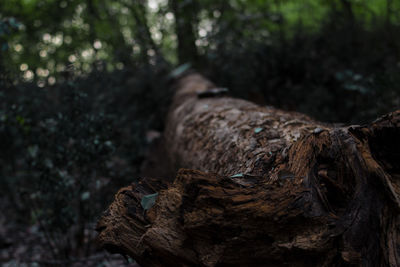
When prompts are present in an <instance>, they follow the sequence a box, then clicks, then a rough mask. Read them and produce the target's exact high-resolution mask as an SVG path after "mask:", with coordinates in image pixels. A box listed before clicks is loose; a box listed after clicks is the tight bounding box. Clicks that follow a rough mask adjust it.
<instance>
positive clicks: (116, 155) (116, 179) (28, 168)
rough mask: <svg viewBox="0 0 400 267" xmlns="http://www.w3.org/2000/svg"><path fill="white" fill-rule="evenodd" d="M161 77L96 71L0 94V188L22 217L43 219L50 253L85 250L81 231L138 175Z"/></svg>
mask: <svg viewBox="0 0 400 267" xmlns="http://www.w3.org/2000/svg"><path fill="white" fill-rule="evenodd" d="M165 76H166V73H165V70H162V69H155V68H147V69H145V71H144V70H143V71H142V70H137V71H134V72H133V71H127V70H126V71H117V72H113V73H110V74H107V73H105V72H102V71H95V72H93V73H92V74H91V75H90V76H88V77H86V78H85V79H75V80H71V81H68V82H65V83H62V84H59V85H57V86H55V87H49V88H46V89H41V88H38V87H36V86H35V85H32V84H22V85H19V86H18V87H13V88H9V89H8V90H5V91H4V92H2V94H1V95H0V99H1V100H0V103H2V104H1V108H0V120H1V124H0V138H1V139H2V140H5V142H2V144H1V165H2V166H5V167H4V168H3V170H2V175H3V177H5V179H1V188H2V194H3V195H5V196H8V197H9V199H11V200H12V203H13V205H15V210H16V211H18V213H19V216H20V218H23V217H25V218H26V219H30V221H31V223H32V224H38V225H39V226H40V230H41V231H42V232H43V233H44V234H45V236H46V240H47V242H48V246H49V247H48V249H50V251H51V252H52V255H53V257H56V258H60V257H61V258H62V257H70V256H71V253H78V252H79V250H82V249H84V250H86V251H89V249H88V248H87V247H86V246H88V245H89V244H87V243H85V234H84V233H85V231H87V230H91V231H93V230H94V229H93V227H94V226H93V223H94V222H95V220H96V218H98V216H99V215H100V214H101V212H102V211H103V210H104V209H105V208H106V207H107V204H108V203H109V202H110V201H111V198H112V196H113V194H114V193H115V192H116V190H118V188H119V187H121V186H123V185H126V184H127V183H131V182H132V181H134V180H135V179H136V177H138V176H139V171H140V165H141V162H142V160H143V158H144V153H145V149H146V140H145V136H146V135H145V133H146V131H147V129H157V128H160V127H162V125H161V124H160V122H161V121H162V119H161V117H163V116H164V114H165V110H164V109H163V107H167V106H168V103H167V102H168V99H169V98H168V95H169V93H168V91H164V92H160V91H159V90H161V89H160V88H159V86H160V87H161V88H163V87H164V88H166V85H165V80H164V79H163V78H162V77H165ZM130 86H132V87H130ZM146 95H147V96H148V98H147V99H146V101H145V102H142V100H143V98H142V97H145V96H146ZM159 105H160V106H159ZM149 110H152V116H150V117H149V113H148V111H149ZM83 246H85V247H83Z"/></svg>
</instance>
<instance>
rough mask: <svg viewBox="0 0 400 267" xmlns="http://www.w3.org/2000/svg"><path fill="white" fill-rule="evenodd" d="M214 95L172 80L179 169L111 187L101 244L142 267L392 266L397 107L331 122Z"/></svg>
mask: <svg viewBox="0 0 400 267" xmlns="http://www.w3.org/2000/svg"><path fill="white" fill-rule="evenodd" d="M214 88H215V86H214V85H213V84H212V83H211V82H209V81H207V80H205V79H204V78H202V77H201V76H200V75H197V74H191V75H187V76H185V77H184V78H182V79H181V80H180V82H179V83H178V84H177V89H176V90H177V91H176V95H175V98H174V102H173V104H172V107H171V110H170V113H169V116H168V124H167V125H168V126H167V129H166V132H165V141H166V143H165V145H166V149H167V151H168V153H169V154H168V155H169V158H170V160H171V161H172V162H173V164H174V166H175V167H177V168H187V169H181V170H180V171H179V172H178V174H177V175H176V178H175V180H174V181H173V183H171V184H167V183H166V182H164V181H163V180H160V179H158V180H157V179H143V180H142V181H141V182H139V183H135V184H132V185H130V186H127V187H125V188H122V189H121V190H120V191H119V192H118V193H117V194H116V196H115V200H114V202H113V203H112V204H111V205H110V207H109V209H108V210H107V211H106V212H105V214H104V215H103V217H102V218H101V220H100V221H99V223H98V230H99V232H100V234H99V242H100V244H101V245H102V246H103V247H104V248H106V249H108V250H109V251H111V252H118V253H122V254H128V255H129V256H131V257H132V258H134V259H135V260H136V261H137V262H138V263H139V264H140V265H141V266H350V265H356V266H400V152H399V151H400V141H399V139H400V111H396V112H393V113H391V114H388V115H386V116H383V117H381V118H380V119H378V120H376V121H375V122H373V123H371V124H369V125H364V126H348V127H334V126H332V125H327V124H322V123H319V122H316V121H313V120H312V119H310V118H309V117H307V116H305V115H301V114H298V113H292V112H285V111H281V110H278V109H274V108H265V107H260V106H257V105H255V104H252V103H250V102H247V101H244V100H239V99H233V98H230V97H225V96H222V97H220V96H218V97H213V94H214V93H210V94H208V93H204V92H215V90H214V91H213V90H210V89H214ZM217 91H218V90H217ZM204 96H206V97H204ZM155 192H158V193H159V195H158V198H157V201H156V204H155V205H154V206H153V207H152V208H150V209H149V210H147V211H144V210H143V208H142V206H141V204H140V203H141V199H142V197H143V196H144V195H147V194H152V193H155Z"/></svg>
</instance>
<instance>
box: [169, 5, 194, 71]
mask: <svg viewBox="0 0 400 267" xmlns="http://www.w3.org/2000/svg"><path fill="white" fill-rule="evenodd" d="M170 5H171V9H172V11H173V12H174V16H175V32H176V35H177V39H178V48H177V51H178V60H179V62H180V63H181V64H183V63H188V62H189V63H192V64H196V63H197V60H198V53H197V47H196V32H195V30H196V28H197V2H196V1H186V0H172V1H171V3H170Z"/></svg>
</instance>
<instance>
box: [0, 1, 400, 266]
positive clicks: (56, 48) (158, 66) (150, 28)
mask: <svg viewBox="0 0 400 267" xmlns="http://www.w3.org/2000/svg"><path fill="white" fill-rule="evenodd" d="M189 64H190V66H191V67H192V68H195V69H196V70H198V71H200V72H201V73H203V74H205V75H206V76H208V77H209V78H210V79H211V80H212V81H214V82H215V83H216V84H217V85H218V86H221V87H226V88H229V90H230V92H231V94H232V95H233V96H235V97H240V98H246V99H249V100H251V101H255V102H257V103H259V104H260V105H273V106H277V107H280V108H282V109H286V110H295V111H299V112H303V113H306V114H308V115H310V116H312V117H314V118H316V119H318V120H321V121H326V122H335V123H346V124H353V123H354V124H362V123H365V122H368V121H370V120H373V119H375V118H377V117H378V116H380V115H383V114H385V113H387V112H390V111H393V110H395V109H398V108H399V107H400V1H394V0H332V1H323V0H303V1H298V0H286V1H283V0H274V1H264V0H230V1H227V0H197V1H196V0H169V1H168V0H147V1H146V0H135V1H133V0H62V1H59V0H2V1H0V166H1V169H0V177H1V180H0V183H1V184H0V188H1V189H0V190H1V192H0V193H1V209H2V210H1V212H2V214H3V216H1V218H0V249H1V251H2V252H1V253H0V264H1V265H3V266H23V265H25V266H31V265H32V266H42V265H43V266H46V265H48V266H55V265H60V266H71V265H75V266H80V265H86V266H87V265H90V266H115V265H117V264H127V265H129V264H130V262H131V261H130V260H128V261H127V262H125V263H124V261H121V259H122V258H115V257H112V256H109V255H107V254H105V253H104V252H101V251H99V250H98V248H97V247H96V245H95V242H94V237H95V236H96V233H95V231H94V228H95V222H96V219H97V218H98V217H99V216H100V215H101V212H102V211H103V210H105V208H106V207H107V204H109V203H110V201H111V199H112V197H113V194H114V193H115V192H116V191H117V190H118V188H119V187H121V186H124V185H127V184H129V183H131V182H133V181H135V180H136V179H137V177H139V176H140V175H141V169H142V165H143V162H144V160H145V159H146V155H147V154H148V147H149V145H150V144H151V143H152V141H153V139H154V137H157V136H158V135H159V133H161V132H162V130H163V128H164V119H165V115H166V112H167V110H168V105H169V101H170V99H171V96H172V91H171V89H170V83H171V79H172V78H171V73H173V71H174V70H175V73H176V72H179V71H181V70H183V69H184V68H187V67H188V66H189ZM179 66H180V67H179Z"/></svg>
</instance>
